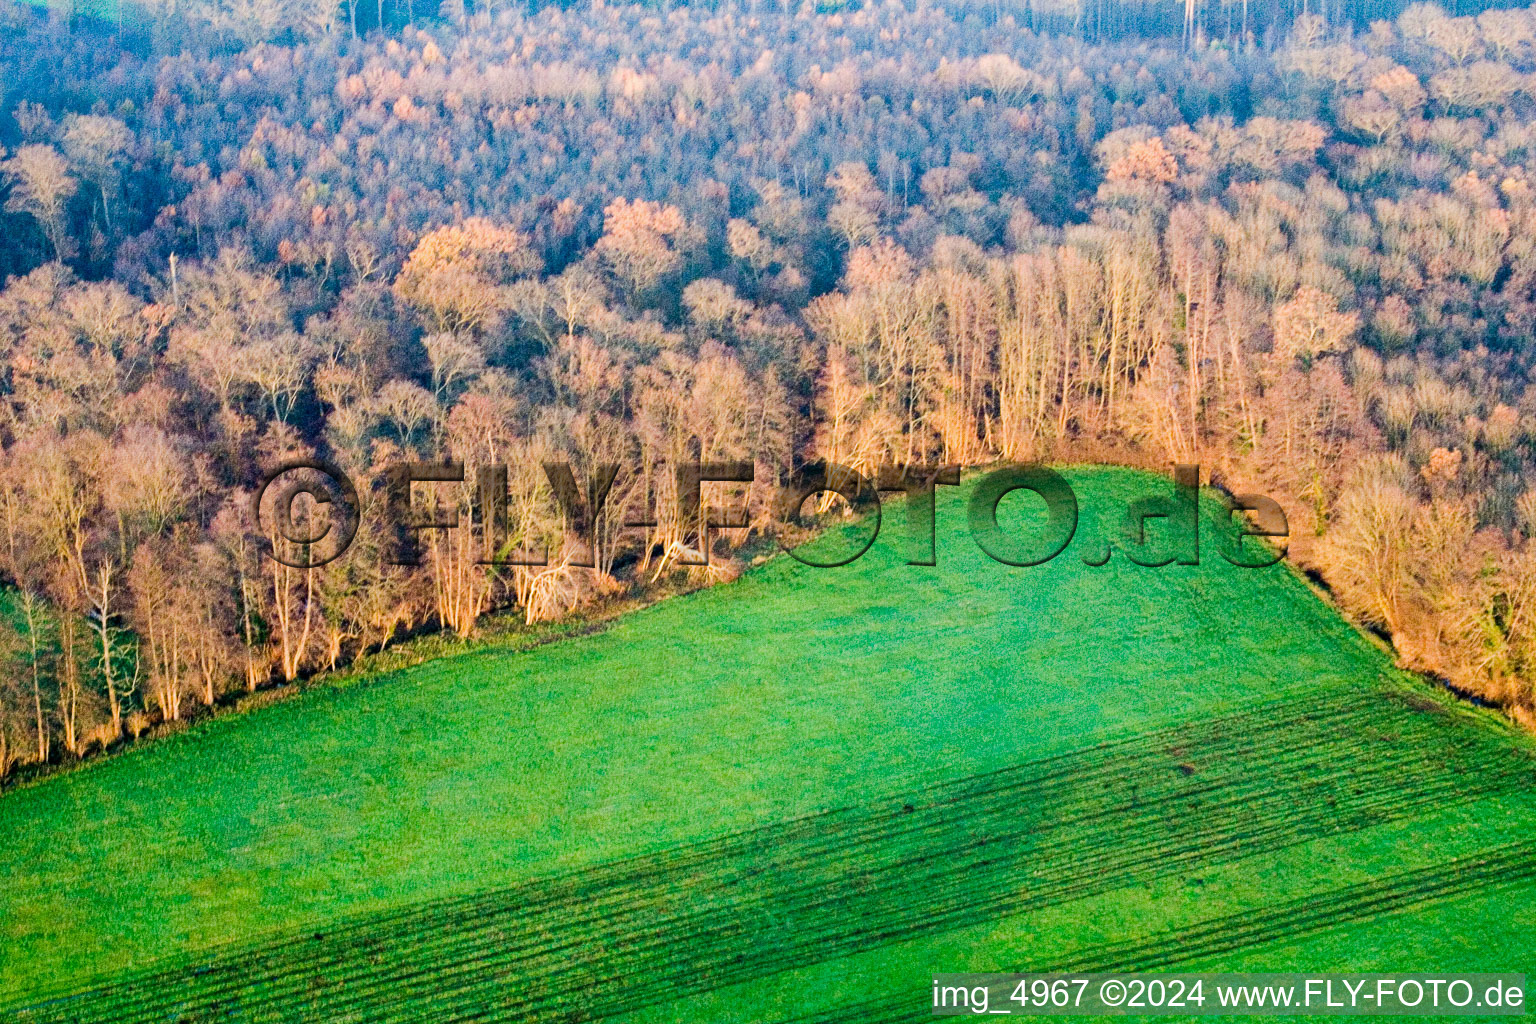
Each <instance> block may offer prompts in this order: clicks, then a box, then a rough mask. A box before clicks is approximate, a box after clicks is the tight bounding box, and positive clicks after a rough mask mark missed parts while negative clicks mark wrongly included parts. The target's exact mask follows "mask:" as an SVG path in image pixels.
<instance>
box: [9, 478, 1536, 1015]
mask: <svg viewBox="0 0 1536 1024" xmlns="http://www.w3.org/2000/svg"><path fill="white" fill-rule="evenodd" d="M1068 475H1069V479H1070V480H1071V482H1072V484H1073V486H1074V488H1075V490H1076V491H1077V493H1078V495H1079V498H1080V501H1081V504H1082V509H1083V513H1082V514H1083V524H1084V526H1083V529H1082V530H1080V532H1079V536H1078V539H1077V540H1075V541H1074V543H1073V545H1072V546H1071V547H1069V548H1068V549H1067V551H1065V552H1064V553H1063V555H1062V556H1061V557H1059V558H1057V559H1055V560H1053V561H1051V562H1049V563H1047V564H1045V565H1043V566H1038V567H1034V568H1031V569H1014V568H1010V567H1007V566H1003V565H999V564H998V563H996V562H993V561H991V560H990V559H988V558H987V557H986V556H985V555H983V554H982V553H981V552H980V551H979V550H978V549H977V548H976V547H975V545H974V544H973V543H972V542H971V540H970V539H969V537H968V535H967V533H966V531H965V530H964V529H963V525H964V521H965V516H964V503H965V500H966V498H967V497H968V496H969V494H968V492H969V489H970V487H971V486H973V484H974V480H973V481H971V482H969V483H967V484H966V485H965V486H964V487H962V488H958V489H945V490H944V491H942V492H941V495H940V499H939V508H938V515H939V523H938V525H939V529H938V543H939V564H938V565H937V566H934V567H924V566H911V565H908V564H906V562H907V559H908V557H909V554H910V551H909V550H908V545H907V544H906V543H905V542H906V541H907V540H908V538H905V537H902V536H901V527H902V526H903V523H902V520H901V518H900V517H896V516H892V517H889V518H888V520H887V523H886V525H885V527H884V528H883V530H882V539H881V540H880V541H879V542H877V544H876V546H875V547H874V548H873V549H871V551H870V552H869V553H868V554H867V555H865V556H864V557H863V558H861V559H860V560H859V561H857V562H855V563H853V564H852V565H850V566H848V567H846V568H843V569H838V570H816V569H811V568H808V567H805V566H802V565H800V564H799V563H796V562H794V561H792V560H790V559H788V558H786V557H781V558H778V559H776V560H774V561H772V562H769V563H768V564H766V565H764V566H761V567H759V568H757V569H754V570H752V571H749V572H748V573H746V574H745V575H744V576H742V577H741V578H740V579H738V580H736V581H735V582H732V583H728V584H724V585H722V586H719V587H715V588H712V589H710V590H707V591H702V592H699V593H696V594H692V595H689V596H685V597H679V598H675V599H672V600H669V601H666V602H663V603H662V604H660V605H657V606H655V607H652V608H650V609H647V610H645V611H643V612H640V613H637V614H635V615H632V616H629V617H626V618H624V619H621V620H619V621H618V622H616V623H615V624H614V625H613V626H612V627H610V628H609V629H608V630H607V631H605V632H603V633H600V634H596V635H593V636H589V637H584V638H579V639H573V640H568V641H563V642H560V643H556V644H553V645H549V646H546V647H543V648H540V649H539V650H538V651H536V652H530V653H525V654H520V655H511V656H509V655H506V654H505V653H499V652H497V651H495V650H487V651H483V652H479V653H474V654H466V655H463V656H459V657H454V658H445V659H440V660H437V661H433V662H430V663H428V664H425V665H422V666H418V667H416V668H413V669H408V670H405V671H402V672H399V673H394V674H390V675H385V676H380V677H375V678H369V679H365V680H359V681H356V682H354V683H353V684H351V685H348V686H344V687H320V688H316V689H314V690H311V691H310V692H308V693H306V694H304V695H302V696H301V697H299V698H296V699H294V700H292V701H289V702H285V703H283V704H280V705H275V706H273V707H269V708H266V709H262V710H260V711H256V712H253V713H250V714H247V715H240V716H232V717H228V718H223V719H216V720H214V721H211V722H208V723H205V724H203V725H200V726H197V727H194V728H193V729H192V730H190V731H188V732H186V733H183V734H181V735H178V736H175V737H171V738H169V739H166V740H164V741H162V742H157V743H155V744H152V745H149V746H146V747H143V748H141V749H137V750H134V751H131V752H129V753H127V754H125V755H123V756H121V757H117V758H112V759H108V760H103V761H100V762H96V763H94V764H90V765H86V766H83V767H82V768H81V769H79V770H77V771H75V772H71V773H68V774H64V775H60V776H56V777H53V778H50V779H45V780H42V781H39V782H38V783H36V784H33V785H31V786H28V787H25V788H22V789H20V790H18V791H16V792H13V793H11V794H9V795H7V796H5V797H4V798H3V799H0V825H3V828H0V837H3V839H0V871H3V873H4V875H5V877H6V878H7V879H9V880H10V881H9V884H8V885H7V886H6V887H5V889H4V891H3V892H0V944H3V946H4V948H5V950H6V953H7V958H6V964H7V966H6V972H5V974H4V980H3V982H0V985H3V987H0V1007H3V1008H4V1009H5V1010H6V1011H8V1012H9V1013H11V1014H12V1015H13V1016H14V1017H16V1019H18V1020H20V1021H26V1022H41V1021H106V1020H111V1021H114V1022H119V1024H120V1022H127V1021H139V1020H142V1021H159V1020H165V1019H182V1020H204V1019H236V1020H242V1021H266V1020H271V1021H279V1020H280V1021H284V1022H289V1024H292V1022H294V1021H305V1020H314V1021H335V1020H342V1019H367V1020H402V1021H404V1020H424V1021H425V1020H432V1021H438V1022H442V1021H451V1020H470V1019H475V1020H530V1019H532V1020H543V1019H548V1020H568V1019H587V1018H589V1017H594V1016H600V1017H615V1018H623V1019H625V1020H634V1021H639V1020H652V1019H655V1020H692V1019H697V1020H701V1021H702V1020H713V1021H720V1020H741V1021H748V1020H755V1021H762V1020H775V1019H780V1018H782V1019H789V1018H804V1019H813V1018H814V1019H822V1017H825V1018H826V1019H851V1020H878V1019H917V1018H919V1017H924V1018H925V1017H926V1016H927V1014H928V1009H927V1004H926V1002H925V999H926V990H927V985H928V976H929V974H930V973H931V971H932V969H933V967H934V965H935V964H938V963H942V964H944V965H945V966H946V967H953V968H954V969H976V970H981V969H986V968H989V967H990V968H997V967H1001V966H1007V967H1010V968H1014V967H1017V968H1021V969H1022V968H1025V967H1028V968H1041V969H1045V968H1051V967H1063V968H1066V967H1071V968H1074V969H1088V968H1092V967H1103V968H1120V967H1126V968H1129V967H1137V966H1140V967H1174V966H1178V967H1193V966H1213V965H1220V966H1234V967H1236V966H1240V965H1243V964H1268V965H1269V966H1271V967H1273V966H1275V965H1277V964H1284V965H1286V966H1287V967H1294V968H1296V969H1306V968H1316V969H1322V968H1323V967H1327V968H1329V969H1332V970H1348V969H1361V970H1367V969H1372V968H1378V969H1402V965H1403V962H1404V960H1405V958H1406V959H1412V960H1413V962H1414V964H1415V967H1416V969H1419V968H1422V969H1440V968H1445V969H1452V968H1454V969H1458V970H1473V969H1490V970H1492V969H1498V970H1522V969H1526V968H1527V967H1528V966H1529V965H1528V964H1527V963H1525V959H1526V958H1527V957H1528V955H1529V951H1530V950H1531V949H1532V948H1536V946H1533V944H1532V941H1531V940H1532V938H1533V937H1536V935H1533V933H1532V928H1533V927H1536V917H1533V915H1532V914H1531V913H1530V911H1531V909H1532V907H1533V905H1536V846H1533V845H1532V844H1531V841H1530V834H1531V833H1530V827H1531V824H1532V822H1533V821H1536V789H1533V786H1532V782H1533V781H1536V761H1533V760H1532V755H1533V745H1532V743H1531V741H1530V740H1529V739H1528V738H1527V737H1526V736H1524V735H1523V734H1522V733H1520V732H1519V731H1517V730H1513V729H1511V728H1510V727H1508V726H1506V725H1504V724H1502V723H1501V721H1500V720H1499V719H1498V718H1496V717H1495V716H1493V715H1491V714H1490V713H1488V712H1482V711H1477V710H1472V709H1469V708H1467V707H1466V706H1465V705H1462V704H1460V703H1458V702H1457V701H1455V700H1453V699H1451V698H1450V697H1449V696H1448V695H1446V694H1444V693H1442V692H1440V691H1438V690H1436V689H1435V688H1433V687H1431V686H1429V685H1427V684H1425V683H1423V682H1420V681H1417V680H1416V679H1414V678H1412V677H1409V676H1406V675H1404V674H1402V673H1400V672H1398V671H1397V670H1395V669H1394V668H1393V667H1392V665H1391V662H1390V659H1389V658H1388V656H1387V655H1386V653H1385V652H1384V651H1383V650H1382V649H1380V647H1378V646H1377V645H1376V644H1375V643H1373V642H1372V641H1370V640H1368V639H1367V638H1365V637H1364V636H1362V635H1361V634H1359V633H1358V632H1357V631H1355V630H1354V629H1353V628H1351V627H1350V626H1349V625H1348V624H1347V623H1345V622H1344V621H1343V620H1342V619H1340V618H1339V617H1338V616H1337V615H1336V614H1335V613H1334V612H1333V611H1331V610H1330V609H1329V608H1328V607H1327V605H1326V604H1324V603H1323V602H1322V601H1320V600H1319V599H1318V598H1317V597H1316V596H1314V594H1313V593H1312V592H1311V591H1310V590H1309V589H1308V587H1307V586H1306V585H1305V584H1304V583H1303V582H1302V581H1301V580H1300V579H1299V578H1298V577H1297V576H1296V575H1294V573H1293V572H1292V571H1290V570H1289V569H1288V568H1286V567H1285V566H1283V565H1279V566H1274V567H1271V568H1269V569H1265V570H1244V569H1238V568H1235V567H1233V566H1231V565H1230V564H1228V563H1227V562H1226V561H1225V560H1223V559H1220V558H1219V557H1215V556H1214V555H1213V554H1209V553H1208V554H1207V555H1206V557H1204V558H1203V559H1202V563H1201V564H1200V565H1198V566H1167V567H1164V568H1160V569H1152V568H1143V567H1139V566H1134V565H1131V564H1129V563H1127V562H1126V560H1125V559H1124V558H1123V557H1118V556H1117V557H1115V558H1112V559H1111V561H1110V562H1109V564H1108V565H1106V566H1104V567H1100V568H1093V567H1090V566H1088V565H1086V564H1084V558H1083V556H1084V555H1085V553H1089V552H1088V549H1089V548H1092V547H1096V546H1097V542H1096V539H1095V538H1098V537H1106V536H1113V535H1114V531H1115V529H1116V526H1117V524H1118V521H1119V516H1120V515H1121V514H1122V512H1123V509H1124V507H1125V505H1126V504H1127V502H1128V501H1130V500H1131V499H1133V498H1137V497H1142V496H1144V495H1146V494H1147V493H1148V491H1149V490H1151V491H1156V490H1158V489H1162V490H1166V489H1167V487H1168V484H1167V481H1166V480H1164V479H1159V478H1155V477H1152V476H1149V475H1147V474H1137V473H1131V472H1128V471H1124V470H1107V469H1079V470H1072V471H1069V474H1068ZM1030 515H1031V513H1030V512H1029V510H1028V506H1027V504H1026V503H1025V502H1023V501H1022V500H1018V499H1008V500H1006V501H1005V503H1004V506H1003V510H1002V517H1003V520H1004V524H1005V526H1007V527H1009V528H1013V529H1017V528H1020V527H1021V526H1023V525H1025V524H1027V523H1028V522H1029V516H1030ZM854 528H856V527H851V528H850V529H854ZM1204 528H1205V529H1206V530H1213V529H1214V528H1215V526H1214V523H1213V522H1212V521H1211V520H1207V521H1206V523H1205V524H1204ZM837 542H838V538H836V537H828V538H825V539H823V540H822V541H820V543H824V544H833V543H837ZM276 736H281V737H283V742H281V743H274V742H273V737H276ZM123 792H132V793H133V794H134V799H133V800H132V801H123V800H122V799H120V795H121V794H122V793H123ZM1383 929H1385V930H1386V933H1389V934H1390V941H1383V939H1382V938H1381V935H1382V934H1383ZM839 1006H843V1007H844V1009H842V1010H839V1009H838V1007H839ZM807 1014H810V1015H811V1016H809V1017H807V1016H805V1015H807Z"/></svg>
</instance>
